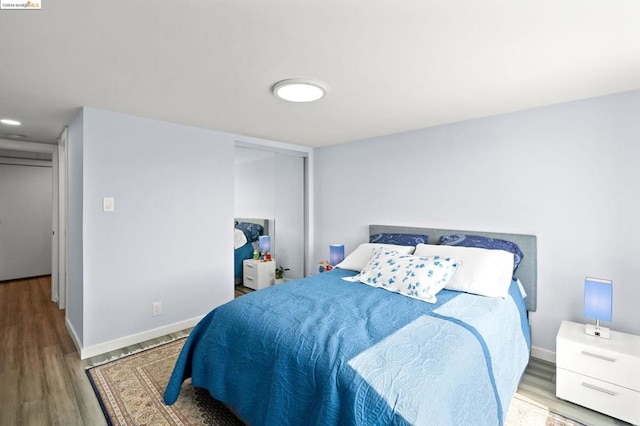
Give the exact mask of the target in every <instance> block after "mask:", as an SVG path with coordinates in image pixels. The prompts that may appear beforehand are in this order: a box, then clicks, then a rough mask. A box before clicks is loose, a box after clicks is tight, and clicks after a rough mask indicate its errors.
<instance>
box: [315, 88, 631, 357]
mask: <svg viewBox="0 0 640 426" xmlns="http://www.w3.org/2000/svg"><path fill="white" fill-rule="evenodd" d="M638 117H640V91H633V92H628V93H622V94H618V95H612V96H607V97H601V98H594V99H587V100H582V101H577V102H571V103H566V104H560V105H555V106H549V107H544V108H538V109H533V110H528V111H523V112H517V113H512V114H506V115H500V116H495V117H489V118H484V119H478V120H472V121H466V122H460V123H455V124H451V125H445V126H439V127H435V128H429V129H422V130H417V131H413V132H407V133H402V134H396V135H390V136H385V137H379V138H372V139H368V140H363V141H355V142H351V143H346V144H340V145H335V146H331V147H326V148H321V149H317V150H316V151H315V153H314V157H315V163H314V167H315V171H316V174H315V200H314V202H315V226H314V229H315V246H314V249H315V256H316V259H315V260H316V261H317V260H321V259H323V258H327V257H328V252H329V249H328V246H329V244H330V243H339V242H342V243H344V244H346V251H347V252H349V251H351V250H353V249H354V248H355V247H356V246H357V244H359V243H361V242H364V241H365V240H366V238H367V236H368V234H367V227H368V225H369V224H372V223H376V224H385V225H412V226H429V227H442V228H455V229H469V230H483V231H499V232H513V233H528V234H535V235H537V236H538V286H539V293H538V311H537V312H536V313H532V314H531V324H532V334H533V336H532V337H533V345H534V346H536V347H538V348H542V349H547V350H551V351H555V336H556V333H557V331H558V328H559V326H560V322H561V320H563V319H568V320H573V321H577V322H584V321H586V319H585V318H583V316H582V299H583V284H584V278H585V276H587V275H589V276H595V277H602V278H610V279H613V282H614V312H613V322H612V324H610V326H611V327H612V329H615V330H620V331H626V332H632V333H635V334H640V320H639V319H640V317H639V316H638V310H637V307H636V301H637V300H639V299H640V285H638V276H640V266H639V265H640V263H639V262H638V260H637V254H638V246H637V244H638V241H640V230H639V228H638V226H637V223H638V217H640V200H639V196H638V193H639V191H640V167H638V165H640V144H638V140H640V120H638Z"/></svg>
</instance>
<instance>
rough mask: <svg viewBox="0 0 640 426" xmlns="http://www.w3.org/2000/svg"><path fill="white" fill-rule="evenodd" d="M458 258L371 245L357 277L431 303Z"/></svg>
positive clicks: (453, 272)
mask: <svg viewBox="0 0 640 426" xmlns="http://www.w3.org/2000/svg"><path fill="white" fill-rule="evenodd" d="M459 265H460V262H458V261H457V260H455V259H452V258H450V257H441V256H431V257H418V256H413V255H410V254H401V253H398V252H397V251H394V250H389V249H384V248H378V249H375V250H374V252H373V255H372V256H371V260H370V261H369V263H368V264H367V266H365V268H364V269H363V270H362V272H360V275H359V281H360V282H362V283H364V284H368V285H370V286H373V287H379V288H383V289H385V290H388V291H392V292H395V293H400V294H403V295H405V296H408V297H412V298H415V299H420V300H423V301H425V302H429V303H435V302H436V301H437V298H436V294H437V293H438V292H439V291H440V290H442V289H443V288H444V286H445V285H446V284H447V282H449V280H450V279H451V278H452V277H453V275H454V274H455V272H456V270H457V268H458V266H459Z"/></svg>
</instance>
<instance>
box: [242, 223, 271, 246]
mask: <svg viewBox="0 0 640 426" xmlns="http://www.w3.org/2000/svg"><path fill="white" fill-rule="evenodd" d="M236 228H237V229H239V230H241V231H242V232H244V235H245V237H247V241H249V242H250V243H252V242H254V241H258V237H260V235H262V233H263V232H264V227H263V226H262V225H260V224H258V223H250V222H239V223H238V224H237V225H236Z"/></svg>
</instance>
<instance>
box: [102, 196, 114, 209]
mask: <svg viewBox="0 0 640 426" xmlns="http://www.w3.org/2000/svg"><path fill="white" fill-rule="evenodd" d="M114 210H115V204H114V201H113V197H104V198H103V199H102V211H105V212H112V211H114Z"/></svg>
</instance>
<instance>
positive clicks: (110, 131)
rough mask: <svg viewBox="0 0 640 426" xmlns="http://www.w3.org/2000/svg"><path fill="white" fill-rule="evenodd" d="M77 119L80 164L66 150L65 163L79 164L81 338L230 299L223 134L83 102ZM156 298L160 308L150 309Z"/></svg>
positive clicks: (228, 165) (228, 156)
mask: <svg viewBox="0 0 640 426" xmlns="http://www.w3.org/2000/svg"><path fill="white" fill-rule="evenodd" d="M83 126H84V129H83V134H84V136H83V143H82V152H81V154H82V159H81V163H82V165H79V164H78V162H79V161H80V158H78V157H77V156H75V155H72V153H70V168H71V167H72V166H73V167H75V168H76V169H79V168H82V177H81V180H82V184H81V187H82V190H81V195H82V200H81V201H82V212H81V213H82V215H81V218H80V219H81V223H82V250H81V253H82V256H81V257H82V258H81V259H80V261H81V264H82V287H83V299H82V311H83V312H84V318H83V320H82V321H83V346H85V347H87V346H92V345H97V344H101V343H104V342H108V341H111V340H115V339H118V338H123V337H126V336H130V335H134V334H136V333H141V332H145V331H148V330H152V329H154V328H158V327H163V326H168V325H171V324H175V323H178V322H181V321H186V320H189V319H193V318H196V317H198V316H200V315H204V314H205V313H207V312H208V311H209V310H211V309H212V308H214V307H216V306H218V305H220V304H222V303H225V302H227V301H229V300H231V299H232V298H233V254H232V251H231V250H230V247H231V246H232V241H233V229H232V227H231V226H230V224H231V223H232V221H233V217H234V216H233V206H234V195H233V187H234V182H233V181H234V163H233V156H234V149H233V148H234V142H233V140H232V138H231V136H229V135H226V134H223V133H219V132H214V131H209V130H203V129H196V128H192V127H187V126H181V125H177V124H172V123H166V122H161V121H156V120H149V119H143V118H138V117H133V116H129V115H125V114H118V113H112V112H107V111H101V110H97V109H93V108H84V115H83ZM72 130H73V125H72ZM73 144H74V143H73V132H72V134H71V135H70V145H71V146H72V147H73ZM70 177H71V179H73V180H71V181H70V187H72V188H73V187H75V186H80V185H79V184H78V183H77V180H78V175H77V174H76V173H73V170H70ZM72 192H73V191H72ZM103 197H113V198H114V200H115V211H114V212H103V211H102V199H103ZM78 198H79V195H78V194H76V197H75V199H76V200H77V199H78ZM70 203H71V204H72V205H74V202H73V201H71V200H70ZM74 206H75V205H74ZM74 209H75V210H77V208H75V207H74ZM76 226H77V224H76ZM69 240H70V241H69V242H70V244H75V245H76V246H75V247H70V251H71V250H74V251H75V250H78V248H77V244H78V240H77V239H72V238H70V239H69ZM76 257H80V256H76ZM70 301H71V299H70ZM156 301H161V302H162V304H163V313H162V315H160V316H156V317H152V315H151V312H152V309H151V308H152V303H153V302H156ZM73 308H74V309H75V308H77V307H75V306H74V307H73Z"/></svg>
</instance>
